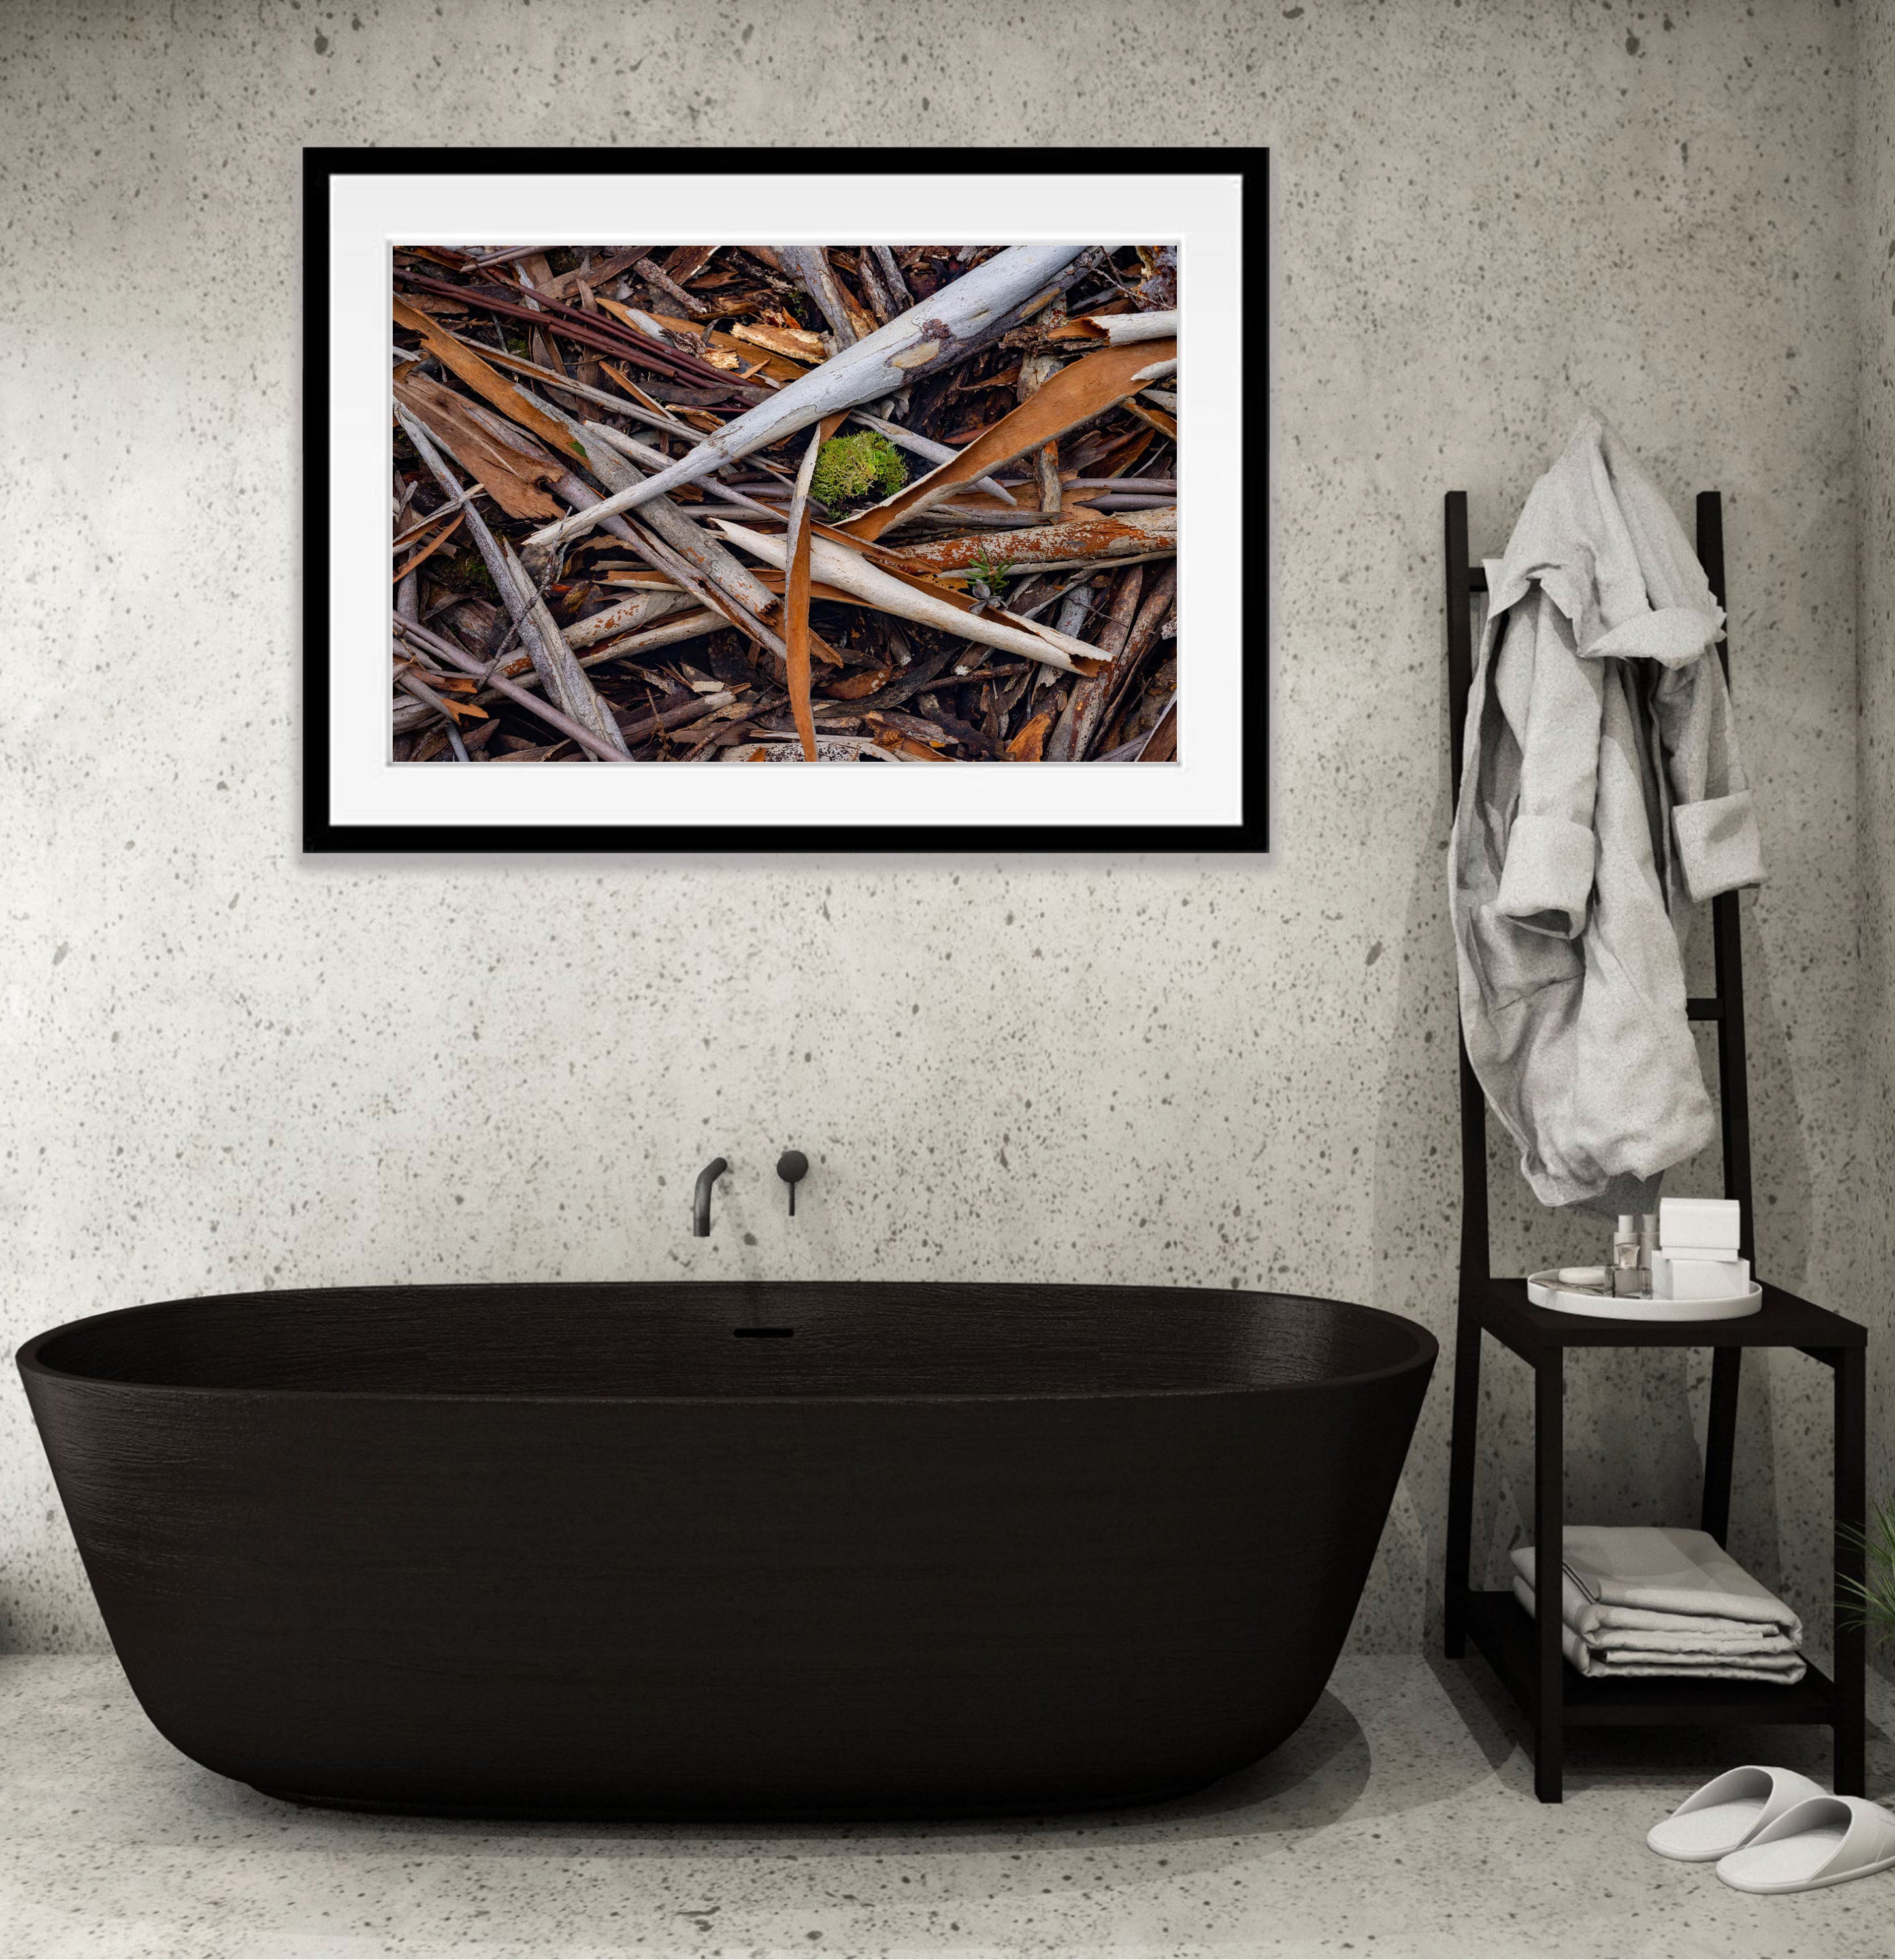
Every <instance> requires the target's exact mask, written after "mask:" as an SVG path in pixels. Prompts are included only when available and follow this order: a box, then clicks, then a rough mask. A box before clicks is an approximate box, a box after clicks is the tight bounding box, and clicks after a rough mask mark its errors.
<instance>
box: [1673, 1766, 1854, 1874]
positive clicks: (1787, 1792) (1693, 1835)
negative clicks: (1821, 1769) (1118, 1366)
mask: <svg viewBox="0 0 1895 1960" xmlns="http://www.w3.org/2000/svg"><path fill="white" fill-rule="evenodd" d="M1822 1795H1823V1787H1822V1786H1821V1784H1820V1783H1811V1780H1809V1778H1808V1777H1806V1776H1798V1774H1797V1773H1796V1772H1795V1770H1779V1769H1772V1768H1769V1767H1767V1766H1766V1765H1764V1764H1757V1763H1746V1764H1744V1766H1743V1768H1741V1769H1734V1770H1726V1771H1725V1773H1724V1774H1723V1775H1721V1777H1712V1779H1711V1780H1710V1781H1709V1783H1706V1784H1705V1786H1704V1787H1703V1788H1702V1790H1696V1791H1694V1792H1693V1793H1692V1794H1691V1795H1690V1796H1687V1797H1686V1799H1684V1801H1683V1803H1681V1804H1680V1805H1679V1806H1678V1807H1677V1809H1676V1810H1674V1811H1673V1812H1672V1813H1671V1815H1670V1816H1669V1817H1667V1818H1665V1820H1664V1822H1663V1823H1661V1824H1655V1825H1652V1827H1651V1829H1650V1830H1649V1831H1647V1832H1646V1833H1645V1842H1646V1843H1647V1844H1648V1845H1650V1846H1651V1848H1652V1850H1655V1852H1657V1853H1658V1856H1659V1857H1661V1858H1680V1859H1683V1860H1685V1861H1686V1863H1694V1864H1708V1863H1709V1862H1710V1860H1712V1859H1713V1858H1721V1857H1726V1856H1728V1854H1729V1853H1731V1852H1732V1851H1734V1850H1737V1849H1738V1847H1740V1846H1741V1845H1744V1844H1749V1843H1750V1841H1751V1840H1752V1839H1753V1838H1755V1837H1756V1834H1757V1833H1758V1832H1759V1831H1761V1830H1763V1828H1764V1827H1765V1826H1766V1825H1770V1824H1774V1823H1775V1822H1776V1820H1777V1819H1778V1818H1779V1817H1781V1816H1782V1815H1784V1813H1785V1812H1786V1811H1788V1810H1791V1809H1794V1808H1795V1806H1797V1805H1798V1804H1799V1803H1803V1802H1804V1801H1805V1800H1806V1799H1808V1798H1810V1797H1813V1796H1822Z"/></svg>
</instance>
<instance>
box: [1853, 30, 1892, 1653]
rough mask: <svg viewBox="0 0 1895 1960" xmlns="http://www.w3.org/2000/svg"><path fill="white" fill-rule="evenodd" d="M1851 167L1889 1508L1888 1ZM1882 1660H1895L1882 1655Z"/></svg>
mask: <svg viewBox="0 0 1895 1960" xmlns="http://www.w3.org/2000/svg"><path fill="white" fill-rule="evenodd" d="M1857 35H1858V42H1857V48H1858V57H1857V58H1858V62H1859V80H1858V85H1857V94H1856V112H1855V116H1856V120H1855V170H1856V187H1857V199H1858V210H1859V212H1860V216H1861V240H1862V243H1861V256H1860V260H1859V265H1860V276H1859V284H1858V294H1859V296H1860V300H1861V320H1862V348H1861V371H1860V373H1861V379H1860V383H1859V386H1860V397H1861V403H1862V428H1861V438H1860V441H1861V447H1860V448H1859V450H1858V455H1857V466H1856V467H1857V481H1858V511H1859V517H1858V525H1859V533H1860V538H1861V558H1860V561H1859V568H1858V583H1857V587H1856V590H1857V593H1858V602H1859V605H1858V618H1857V632H1858V642H1859V648H1860V660H1861V696H1860V706H1861V718H1860V720H1859V721H1858V723H1857V724H1856V730H1857V733H1856V741H1857V756H1858V762H1857V768H1858V772H1859V778H1860V785H1861V791H1860V794H1861V804H1860V809H1859V813H1858V824H1859V826H1860V829H1859V832H1858V836H1859V844H1860V855H1861V862H1862V917H1861V933H1860V938H1859V941H1858V943H1859V946H1860V950H1861V969H1860V972H1861V982H1860V984H1861V995H1860V999H1859V1003H1858V1042H1859V1048H1858V1055H1859V1068H1860V1071H1861V1072H1860V1075H1859V1077H1858V1104H1857V1109H1858V1125H1857V1133H1856V1134H1857V1165H1856V1185H1857V1188H1858V1193H1859V1208H1858V1212H1857V1215H1856V1219H1855V1229H1854V1231H1853V1233H1852V1243H1853V1245H1854V1247H1855V1252H1856V1254H1857V1257H1858V1262H1859V1278H1858V1285H1857V1297H1858V1300H1859V1301H1860V1303H1861V1306H1862V1312H1863V1313H1864V1315H1865V1317H1867V1318H1868V1319H1870V1321H1871V1325H1874V1328H1875V1329H1876V1331H1877V1334H1878V1335H1880V1337H1881V1355H1880V1357H1879V1359H1878V1358H1877V1355H1876V1352H1875V1348H1874V1345H1873V1344H1871V1348H1870V1360H1871V1381H1872V1382H1873V1383H1874V1393H1875V1395H1876V1397H1877V1402H1876V1407H1877V1410H1878V1411H1879V1417H1880V1419H1879V1421H1874V1422H1872V1423H1871V1429H1870V1439H1871V1459H1870V1465H1869V1469H1870V1488H1871V1493H1872V1494H1880V1495H1881V1496H1882V1497H1884V1498H1887V1499H1888V1500H1890V1501H1895V1402H1892V1401H1891V1388H1890V1385H1891V1383H1895V1363H1891V1360H1890V1355H1889V1352H1888V1350H1889V1348H1890V1344H1891V1342H1892V1341H1895V1285H1891V1284H1890V1273H1891V1272H1895V0H1868V5H1865V6H1864V7H1863V8H1862V10H1861V12H1860V14H1859V15H1858V27H1857ZM1884 1661H1885V1662H1887V1661H1895V1653H1888V1652H1887V1650H1884Z"/></svg>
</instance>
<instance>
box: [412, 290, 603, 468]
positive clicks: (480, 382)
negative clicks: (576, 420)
mask: <svg viewBox="0 0 1895 1960" xmlns="http://www.w3.org/2000/svg"><path fill="white" fill-rule="evenodd" d="M394 316H395V324H396V325H397V326H405V327H406V328H408V329H409V330H410V331H411V332H412V333H418V334H419V335H420V336H421V339H422V345H423V346H425V348H427V350H428V352H429V353H430V354H432V355H433V356H434V357H435V359H436V360H437V361H439V362H440V363H441V365H442V367H444V368H448V369H451V371H453V372H454V374H458V375H459V376H460V378H461V380H463V381H465V382H466V383H467V386H468V387H470V388H471V389H473V391H474V393H476V395H484V396H486V399H488V400H489V401H490V402H491V403H492V404H493V405H494V406H495V408H496V409H498V410H499V411H500V412H501V413H502V415H508V416H511V418H512V419H513V420H514V421H515V422H518V423H519V424H520V425H521V427H522V428H529V429H530V430H532V431H533V434H535V435H537V436H538V437H539V438H540V440H541V441H543V442H546V443H548V444H551V446H552V447H553V448H554V449H556V450H559V451H560V452H561V453H562V454H566V455H574V456H577V457H579V458H580V459H581V461H583V460H584V457H585V451H584V450H583V449H575V447H574V446H573V442H572V438H571V437H570V436H569V435H568V434H566V432H565V431H564V430H563V429H562V428H560V426H559V424H558V423H557V422H553V420H551V419H550V418H549V417H547V416H546V415H542V414H541V413H540V411H539V410H538V409H536V408H534V407H533V406H532V405H531V403H529V402H528V401H527V399H526V398H525V396H523V395H522V394H521V392H520V390H518V388H516V387H514V385H513V383H511V381H509V380H508V379H507V378H506V377H505V375H504V374H498V373H496V372H495V370H494V369H493V368H490V367H489V365H488V364H487V363H486V361H484V360H483V358H481V356H480V355H478V354H476V353H475V352H474V351H473V348H470V346H468V345H467V342H465V341H462V340H457V339H455V338H454V336H453V335H452V334H451V333H448V332H447V330H446V329H444V328H443V327H440V326H436V325H435V323H434V321H432V320H430V319H429V318H428V316H427V315H426V314H425V313H417V312H416V310H415V309H414V308H413V307H411V306H405V305H403V303H402V301H401V298H400V295H399V294H397V296H396V298H395V301H394Z"/></svg>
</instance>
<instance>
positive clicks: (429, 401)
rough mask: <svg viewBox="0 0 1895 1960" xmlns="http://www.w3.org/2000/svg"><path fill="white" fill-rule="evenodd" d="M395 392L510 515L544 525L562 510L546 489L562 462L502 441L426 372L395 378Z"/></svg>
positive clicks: (472, 405) (468, 405)
mask: <svg viewBox="0 0 1895 1960" xmlns="http://www.w3.org/2000/svg"><path fill="white" fill-rule="evenodd" d="M394 390H395V399H396V400H397V402H399V403H400V404H401V406H403V408H404V409H406V410H407V411H408V412H409V414H410V415H412V416H413V417H414V418H416V421H418V422H421V423H422V425H424V426H425V428H426V429H427V431H428V434H430V435H432V437H433V438H435V441H437V442H438V443H439V444H441V447H442V448H444V450H447V452H448V453H449V454H450V455H451V456H452V457H454V460H455V461H456V462H457V463H459V464H460V466H461V468H462V469H464V470H466V471H467V473H468V475H469V476H472V477H473V478H474V479H476V481H478V482H479V483H480V484H481V485H482V486H483V488H485V489H486V492H487V494H488V495H489V496H490V497H492V499H493V501H495V503H496V504H498V505H499V506H500V508H501V509H502V510H503V511H505V512H506V514H507V515H508V517H519V518H521V519H523V520H526V521H528V522H530V523H544V522H545V520H546V517H548V516H549V514H550V515H557V514H558V512H559V505H558V504H556V503H555V502H554V501H553V499H552V498H550V497H549V496H548V495H546V485H549V484H550V483H552V482H554V481H556V479H557V478H558V476H559V473H560V472H561V471H562V470H563V469H565V464H564V463H555V462H554V461H553V460H552V459H551V458H550V457H548V456H547V454H546V451H545V450H537V451H536V452H535V453H534V455H533V456H532V457H528V456H527V455H525V453H524V452H523V451H522V450H520V449H518V448H517V447H514V444H511V443H510V442H502V441H499V440H498V439H497V438H495V436H494V435H493V434H492V433H491V432H490V431H488V430H487V429H486V428H483V426H482V425H481V424H480V423H479V422H478V421H477V420H476V418H475V415H474V409H475V408H476V406H477V404H476V403H473V402H470V401H469V400H468V399H467V397H466V396H463V395H457V394H455V393H454V392H453V390H451V389H448V388H444V387H441V384H440V383H439V382H438V381H431V380H429V379H428V377H427V376H426V375H425V374H408V375H406V376H402V375H397V377H396V379H395V383H394Z"/></svg>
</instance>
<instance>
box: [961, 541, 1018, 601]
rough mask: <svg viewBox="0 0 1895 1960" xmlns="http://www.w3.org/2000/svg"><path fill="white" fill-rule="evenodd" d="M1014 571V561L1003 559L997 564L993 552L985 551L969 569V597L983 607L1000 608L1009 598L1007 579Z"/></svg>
mask: <svg viewBox="0 0 1895 1960" xmlns="http://www.w3.org/2000/svg"><path fill="white" fill-rule="evenodd" d="M1012 570H1013V560H1012V559H1011V558H1002V559H1000V560H999V561H998V563H996V562H995V559H994V557H993V555H992V552H986V551H983V552H982V553H981V554H980V555H979V557H978V558H976V559H975V560H974V562H973V564H972V565H970V566H968V568H967V596H968V597H969V598H970V599H973V600H976V601H977V602H978V603H979V605H981V606H998V604H999V603H1000V602H1001V600H1003V599H1004V598H1005V597H1006V596H1007V578H1008V574H1009V573H1011V571H1012Z"/></svg>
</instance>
